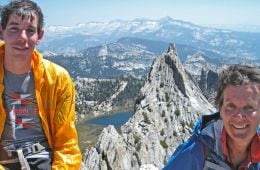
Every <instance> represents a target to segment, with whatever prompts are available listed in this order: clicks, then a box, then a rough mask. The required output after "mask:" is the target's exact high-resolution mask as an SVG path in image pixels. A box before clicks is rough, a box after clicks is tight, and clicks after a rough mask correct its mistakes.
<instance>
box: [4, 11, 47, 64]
mask: <svg viewBox="0 0 260 170" xmlns="http://www.w3.org/2000/svg"><path fill="white" fill-rule="evenodd" d="M37 23H38V17H37V16H36V15H35V16H34V17H33V19H31V18H30V17H25V18H23V20H22V17H19V16H17V15H15V14H11V15H10V17H9V21H8V23H7V25H6V28H5V29H4V30H2V28H0V33H2V38H3V40H4V41H5V57H6V58H10V57H11V58H20V59H24V58H25V57H27V58H28V57H30V56H31V54H32V52H33V50H34V48H35V45H36V44H38V43H39V42H40V40H41V38H42V36H43V31H41V32H40V34H38V33H37Z"/></svg>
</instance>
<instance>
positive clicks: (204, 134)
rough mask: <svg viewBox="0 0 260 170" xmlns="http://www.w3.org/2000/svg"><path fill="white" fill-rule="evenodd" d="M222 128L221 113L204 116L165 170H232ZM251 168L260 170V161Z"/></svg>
mask: <svg viewBox="0 0 260 170" xmlns="http://www.w3.org/2000/svg"><path fill="white" fill-rule="evenodd" d="M222 129H223V121H222V120H221V119H220V114H219V113H215V114H212V115H205V116H203V117H202V119H201V120H199V121H198V123H197V124H196V126H195V128H194V132H193V135H192V136H191V137H190V138H189V139H188V140H187V141H186V142H185V143H183V144H181V145H180V146H179V147H177V149H176V150H175V152H174V153H173V155H172V156H171V158H170V159H169V160H168V162H167V163H166V165H165V167H164V168H163V170H214V169H218V170H221V169H223V170H231V168H230V166H229V165H228V163H226V162H225V156H224V154H223V151H222V144H221V133H222ZM259 132H260V130H259V129H258V133H259ZM249 169H250V170H260V163H257V164H252V165H251V166H250V168H249Z"/></svg>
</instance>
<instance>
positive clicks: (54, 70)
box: [42, 59, 69, 76]
mask: <svg viewBox="0 0 260 170" xmlns="http://www.w3.org/2000/svg"><path fill="white" fill-rule="evenodd" d="M42 64H43V66H44V69H45V71H48V72H50V73H51V74H56V75H67V76H69V73H68V71H67V70H66V69H65V68H64V67H63V66H61V65H58V64H56V63H54V62H53V61H50V60H47V59H43V60H42Z"/></svg>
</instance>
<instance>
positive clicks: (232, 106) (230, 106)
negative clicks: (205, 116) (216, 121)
mask: <svg viewBox="0 0 260 170" xmlns="http://www.w3.org/2000/svg"><path fill="white" fill-rule="evenodd" d="M235 109H236V107H235V106H234V105H232V104H229V105H227V106H226V110H227V111H233V110H235Z"/></svg>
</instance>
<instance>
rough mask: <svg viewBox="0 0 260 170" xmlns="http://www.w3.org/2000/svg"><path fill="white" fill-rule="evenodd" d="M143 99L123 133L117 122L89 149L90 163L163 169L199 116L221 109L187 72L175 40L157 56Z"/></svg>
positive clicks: (133, 169) (130, 168)
mask: <svg viewBox="0 0 260 170" xmlns="http://www.w3.org/2000/svg"><path fill="white" fill-rule="evenodd" d="M137 101H138V102H137V104H136V106H135V113H134V115H133V117H132V118H130V120H129V121H128V122H127V123H126V124H125V125H123V126H122V127H121V129H120V131H121V133H120V134H119V133H118V132H117V131H116V130H115V128H114V127H113V126H109V127H107V128H105V129H104V130H103V132H102V134H101V136H100V137H99V140H98V142H97V143H96V145H95V147H93V148H91V149H90V151H88V152H87V153H86V155H87V157H86V160H85V164H86V167H87V168H89V169H116V170H136V169H145V168H147V167H148V166H147V165H149V166H150V167H153V168H155V169H156V168H158V169H161V168H162V167H163V166H164V164H165V162H166V161H167V159H168V158H169V156H170V155H171V154H172V152H173V151H174V150H175V148H176V147H177V146H178V145H179V144H180V143H181V142H183V141H184V140H185V139H187V138H188V137H189V136H190V134H191V132H192V128H193V125H194V122H195V121H196V120H197V119H198V117H199V116H200V115H201V114H202V113H205V114H208V113H211V112H213V111H214V110H215V109H214V107H213V106H212V105H211V104H210V103H209V102H208V101H207V99H206V98H205V97H204V96H203V95H202V92H201V90H200V89H199V88H198V86H197V85H196V84H195V83H194V82H193V80H191V79H190V76H189V75H187V74H186V70H185V69H184V67H183V65H182V64H181V62H180V59H179V57H178V55H177V51H176V48H175V45H174V44H170V46H169V48H168V50H167V52H166V53H163V54H162V55H161V56H159V57H157V58H156V59H155V60H154V62H153V65H152V67H151V71H150V73H149V77H148V81H147V82H146V83H145V85H144V86H143V87H142V89H141V92H140V98H139V100H137ZM93 164H95V165H93Z"/></svg>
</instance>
